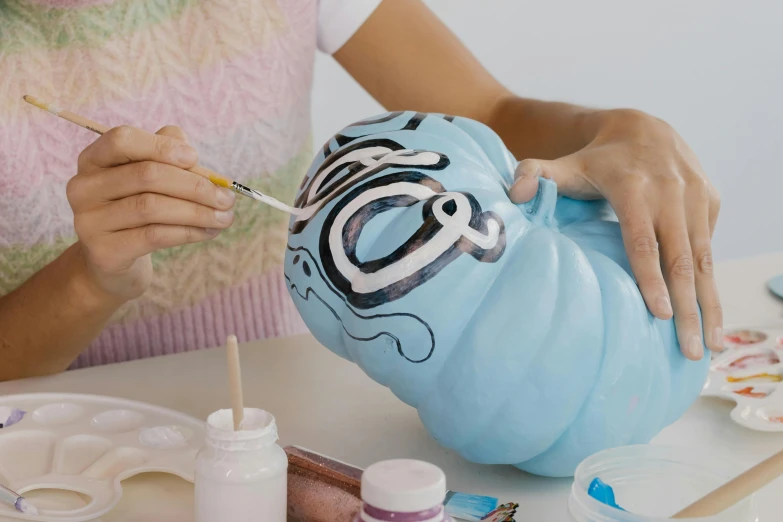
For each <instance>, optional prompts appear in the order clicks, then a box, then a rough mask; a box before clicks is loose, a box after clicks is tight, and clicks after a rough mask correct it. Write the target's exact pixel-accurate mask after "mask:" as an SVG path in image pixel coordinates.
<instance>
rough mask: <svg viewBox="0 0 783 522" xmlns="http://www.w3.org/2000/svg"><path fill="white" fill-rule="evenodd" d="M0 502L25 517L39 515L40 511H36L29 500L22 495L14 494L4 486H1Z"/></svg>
mask: <svg viewBox="0 0 783 522" xmlns="http://www.w3.org/2000/svg"><path fill="white" fill-rule="evenodd" d="M0 500H2V501H3V502H4V503H5V504H8V505H9V506H11V507H12V508H14V509H15V510H17V511H19V512H20V513H24V514H25V515H33V516H36V515H38V510H37V509H35V507H34V506H32V505H31V504H30V503H29V502H28V501H27V499H25V498H24V497H23V496H22V495H19V494H17V493H14V492H13V491H11V490H10V489H8V488H7V487H5V486H3V485H2V484H0Z"/></svg>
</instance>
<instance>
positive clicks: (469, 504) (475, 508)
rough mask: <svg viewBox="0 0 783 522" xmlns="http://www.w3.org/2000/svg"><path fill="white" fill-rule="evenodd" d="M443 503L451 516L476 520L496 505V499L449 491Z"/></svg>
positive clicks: (492, 509)
mask: <svg viewBox="0 0 783 522" xmlns="http://www.w3.org/2000/svg"><path fill="white" fill-rule="evenodd" d="M443 505H444V506H445V508H446V513H448V514H449V515H451V516H452V517H456V518H460V519H462V520H471V521H478V520H481V519H482V518H483V517H484V516H486V515H487V513H490V512H491V511H494V510H495V508H497V507H498V499H496V498H493V497H483V496H481V495H468V494H466V493H457V492H454V491H449V492H448V493H446V500H445V501H444V502H443Z"/></svg>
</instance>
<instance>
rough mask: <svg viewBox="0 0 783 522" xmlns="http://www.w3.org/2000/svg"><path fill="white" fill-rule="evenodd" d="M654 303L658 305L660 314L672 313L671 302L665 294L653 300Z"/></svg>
mask: <svg viewBox="0 0 783 522" xmlns="http://www.w3.org/2000/svg"><path fill="white" fill-rule="evenodd" d="M655 303H656V305H657V306H658V311H659V312H660V313H662V314H667V315H670V314H671V313H672V302H671V301H669V298H668V297H667V296H665V295H662V296H660V297H659V298H658V299H656V300H655Z"/></svg>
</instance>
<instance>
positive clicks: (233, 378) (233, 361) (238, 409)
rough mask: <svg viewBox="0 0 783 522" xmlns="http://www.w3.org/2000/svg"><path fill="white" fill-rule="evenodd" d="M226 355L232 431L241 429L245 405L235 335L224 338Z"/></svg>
mask: <svg viewBox="0 0 783 522" xmlns="http://www.w3.org/2000/svg"><path fill="white" fill-rule="evenodd" d="M226 351H227V356H228V383H229V387H230V388H231V409H232V410H233V413H234V431H241V430H242V422H243V421H244V420H245V406H244V399H243V397H242V369H241V367H240V364H239V345H238V344H237V338H236V336H235V335H231V336H229V337H228V339H227V340H226Z"/></svg>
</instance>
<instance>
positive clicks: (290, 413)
mask: <svg viewBox="0 0 783 522" xmlns="http://www.w3.org/2000/svg"><path fill="white" fill-rule="evenodd" d="M716 273H717V278H718V286H719V288H720V291H721V296H722V301H723V304H724V307H725V317H726V323H727V324H750V325H760V324H783V301H781V300H778V299H777V298H775V297H773V296H772V294H771V293H770V292H768V291H767V289H766V287H765V282H766V281H767V280H768V279H769V278H770V277H772V276H773V275H775V274H778V273H783V254H776V255H769V256H764V257H758V258H752V259H746V260H741V261H733V262H727V263H719V264H717V266H716ZM241 356H242V365H243V374H244V388H245V396H246V405H247V406H254V407H261V408H265V409H267V410H269V411H271V412H272V413H274V415H275V416H276V418H277V422H278V426H279V429H280V435H281V443H282V444H283V445H287V444H298V445H301V446H305V447H308V448H311V449H314V450H316V451H319V452H322V453H324V454H327V455H330V456H333V457H335V458H337V459H340V460H344V461H347V462H350V463H352V464H355V465H358V466H362V467H364V466H367V465H369V464H371V463H372V462H375V461H378V460H382V459H388V458H394V457H411V458H417V459H423V460H427V461H429V462H432V463H434V464H437V465H438V466H440V467H441V468H442V469H443V470H444V471H445V472H446V475H447V477H448V485H449V488H450V489H452V490H455V491H465V492H471V493H481V494H491V495H493V496H498V497H500V498H501V500H503V501H510V500H514V501H517V502H519V503H520V504H521V509H520V514H519V516H518V517H517V521H518V522H543V521H545V522H558V521H566V520H568V516H567V513H566V499H567V497H568V493H569V488H570V484H571V480H570V479H547V478H540V477H534V476H531V475H527V474H525V473H523V472H521V471H519V470H517V469H515V468H513V467H510V466H479V465H474V464H471V463H468V462H465V461H464V460H462V459H461V458H460V457H459V456H458V455H456V454H454V453H453V452H450V451H447V450H445V449H443V448H441V447H439V446H438V445H437V444H436V443H435V442H434V441H433V440H432V439H431V438H430V437H429V436H428V435H427V433H426V431H425V430H424V428H423V427H422V425H421V423H420V422H419V419H418V417H417V415H416V411H415V410H414V409H412V408H410V407H408V406H406V405H405V404H403V403H401V402H400V401H398V400H397V399H396V398H395V397H394V396H393V395H392V394H391V393H390V392H389V390H387V389H386V388H384V387H383V386H380V385H377V384H375V383H374V382H373V381H371V380H370V379H369V378H368V377H366V376H365V375H364V373H363V372H362V371H361V370H360V369H359V368H358V367H356V366H355V365H354V364H352V363H349V362H347V361H344V360H343V359H340V358H339V357H337V356H336V355H333V354H332V353H331V352H329V351H328V350H327V349H325V348H323V347H321V346H320V345H319V344H318V343H317V342H316V341H315V340H314V339H313V338H312V337H309V336H304V337H293V338H287V339H278V340H270V341H261V342H255V343H249V344H247V345H244V346H242V352H241ZM225 368H226V364H225V354H224V352H223V351H222V350H220V349H216V350H205V351H201V352H196V353H189V354H182V355H175V356H170V357H162V358H157V359H148V360H143V361H136V362H131V363H123V364H118V365H112V366H104V367H98V368H91V369H87V370H80V371H73V372H67V373H64V374H61V375H57V376H53V377H46V378H38V379H29V380H25V381H15V382H7V383H0V394H15V393H31V392H72V393H93V394H104V395H113V396H117V397H125V398H128V399H134V400H139V401H145V402H149V403H152V404H158V405H161V406H165V407H169V408H173V409H176V410H179V411H182V412H185V413H188V414H190V415H193V416H195V417H197V418H201V419H205V418H206V417H207V415H208V414H209V413H211V412H213V411H215V410H217V409H220V408H224V407H227V406H228V405H229V393H228V385H227V372H226V370H225ZM731 407H732V406H731V403H727V402H722V401H719V400H715V399H699V400H698V401H697V402H696V403H695V404H694V405H693V406H692V407H691V408H690V410H688V412H687V413H686V414H685V415H684V416H683V417H682V418H681V419H680V420H679V421H677V422H676V423H675V424H674V425H672V426H670V427H669V428H667V429H666V430H664V431H663V432H662V433H661V434H660V435H659V436H658V437H657V438H656V439H655V441H654V443H665V444H676V445H700V446H707V447H709V448H712V449H713V450H714V452H715V457H716V458H720V457H721V456H722V455H731V456H732V457H734V458H739V459H742V460H745V461H747V462H748V463H749V464H752V463H755V462H757V461H760V460H762V459H763V458H765V457H767V456H769V455H771V454H773V453H774V452H776V451H778V450H780V449H782V448H783V433H760V432H754V431H750V430H748V429H745V428H742V427H740V426H738V425H736V424H734V423H733V422H732V421H731V420H730V419H729V411H730V410H731ZM192 496H193V493H192V486H191V485H190V484H187V483H185V482H184V481H181V480H180V479H176V478H169V477H165V476H142V477H137V478H136V479H132V480H131V481H129V482H128V483H127V484H126V488H125V497H124V498H123V501H122V503H121V504H120V505H119V506H118V507H117V508H116V509H115V510H114V511H113V512H112V513H111V514H110V515H107V516H106V517H104V519H103V520H104V522H118V521H122V522H132V521H142V520H143V521H145V522H164V521H165V522H190V521H192V513H193V508H192V505H191V504H192ZM759 503H760V509H761V515H762V518H761V521H762V522H772V521H779V520H781V518H782V517H783V515H781V513H783V480H777V481H776V482H774V483H772V484H770V485H769V486H767V488H765V489H764V490H763V491H762V493H761V494H760V495H759Z"/></svg>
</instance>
